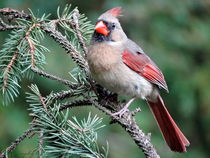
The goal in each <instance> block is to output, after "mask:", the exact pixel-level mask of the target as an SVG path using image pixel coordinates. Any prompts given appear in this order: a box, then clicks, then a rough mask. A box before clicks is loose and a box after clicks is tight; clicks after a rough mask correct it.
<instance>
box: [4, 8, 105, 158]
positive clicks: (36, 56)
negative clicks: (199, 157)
mask: <svg viewBox="0 0 210 158" xmlns="http://www.w3.org/2000/svg"><path fill="white" fill-rule="evenodd" d="M70 7H71V6H70V5H66V7H65V8H64V10H63V12H62V13H61V14H60V8H59V7H58V10H57V13H58V19H55V20H49V19H48V18H49V15H47V16H45V15H43V16H42V17H41V18H38V17H36V16H35V15H34V14H33V13H32V12H30V13H31V14H30V18H31V20H27V19H21V18H18V19H16V21H15V22H16V24H17V26H18V27H17V29H14V30H12V31H11V33H10V34H9V37H8V38H7V39H6V42H5V44H4V45H3V49H2V50H0V68H1V69H0V74H1V75H0V79H1V80H0V86H1V93H2V98H3V100H2V102H3V104H8V103H9V102H10V101H14V97H17V96H18V94H19V88H21V87H20V84H19V82H20V81H21V80H22V79H23V78H29V79H32V78H33V73H34V72H36V73H39V74H40V75H41V76H42V75H44V76H46V77H49V78H51V79H55V80H57V81H60V82H62V83H64V84H66V85H68V86H69V87H70V88H71V87H74V88H73V89H72V88H71V89H69V90H67V91H61V92H57V93H53V92H51V93H50V94H49V95H48V96H47V97H42V95H41V93H40V92H39V89H38V87H37V86H36V85H33V84H32V85H31V86H29V88H30V89H31V90H32V92H33V93H26V94H27V98H26V99H27V100H26V101H27V102H28V103H29V111H31V113H30V116H32V117H33V121H32V123H31V127H32V131H33V132H35V133H36V134H40V137H39V139H40V140H39V141H38V143H39V147H38V151H39V152H38V153H39V156H40V157H75V158H76V157H88V158H95V157H97V158H106V157H107V155H108V150H107V149H105V148H104V147H99V146H98V143H97V141H98V140H97V138H98V137H97V131H98V130H99V129H101V128H102V127H104V125H102V124H101V122H102V119H100V118H98V117H97V116H94V117H91V114H89V116H88V118H87V119H83V120H82V121H78V120H77V119H76V117H73V120H72V121H71V120H69V113H68V111H69V110H68V109H67V110H66V112H64V111H63V109H62V110H61V108H60V107H61V105H63V104H62V102H61V101H62V100H63V99H65V98H67V97H68V98H71V100H72V103H77V102H80V101H82V99H81V98H83V97H87V96H88V95H89V92H88V91H87V90H86V89H87V87H90V85H89V82H87V80H86V76H85V75H84V72H82V71H81V70H80V69H79V67H75V68H74V69H73V70H72V71H71V72H70V73H69V74H70V75H71V77H72V78H73V79H74V82H71V81H67V80H63V79H61V78H58V77H56V76H53V75H50V74H47V73H45V72H43V71H42V70H41V69H44V67H43V65H44V64H45V63H46V61H45V53H46V52H49V50H48V49H47V48H46V47H45V46H43V45H42V44H41V41H43V40H44V38H45V36H46V34H45V33H44V29H43V28H44V27H52V28H53V27H54V29H62V30H59V31H61V32H64V33H65V36H66V37H67V39H68V41H69V42H70V44H71V46H72V47H73V48H74V50H76V51H77V52H83V51H84V49H83V48H81V43H80V42H83V41H84V42H85V43H87V41H89V40H90V35H91V33H92V28H93V26H92V25H91V24H90V21H88V20H87V18H86V17H85V16H84V15H83V14H79V12H78V10H77V8H75V9H73V10H72V11H71V10H70ZM59 26H60V27H59ZM78 26H79V28H78ZM84 54H85V51H84ZM78 61H79V60H78ZM31 70H32V71H31ZM87 93H88V94H87ZM28 133H29V132H28ZM28 133H27V134H28ZM25 136H26V134H25V135H24V137H25ZM20 141H21V139H20ZM20 141H19V142H20ZM4 154H5V155H6V156H7V151H6V152H5V153H4Z"/></svg>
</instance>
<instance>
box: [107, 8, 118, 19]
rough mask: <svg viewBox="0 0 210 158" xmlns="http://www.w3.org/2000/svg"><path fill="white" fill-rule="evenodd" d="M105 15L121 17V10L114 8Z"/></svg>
mask: <svg viewBox="0 0 210 158" xmlns="http://www.w3.org/2000/svg"><path fill="white" fill-rule="evenodd" d="M106 13H109V14H111V15H112V16H114V17H118V16H121V13H122V9H121V7H116V8H112V9H110V10H108V11H107V12H106Z"/></svg>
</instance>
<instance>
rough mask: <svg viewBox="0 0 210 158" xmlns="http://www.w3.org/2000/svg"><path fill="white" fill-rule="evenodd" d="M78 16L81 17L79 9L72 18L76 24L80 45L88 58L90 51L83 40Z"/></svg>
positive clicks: (75, 28)
mask: <svg viewBox="0 0 210 158" xmlns="http://www.w3.org/2000/svg"><path fill="white" fill-rule="evenodd" d="M78 15H79V10H78V9H74V11H73V14H72V18H73V22H74V25H73V26H74V27H73V29H74V30H75V31H76V35H77V39H78V41H79V44H80V46H81V48H82V50H83V52H84V55H85V57H86V56H87V53H88V49H87V47H86V45H85V42H84V40H83V38H82V34H81V31H80V28H79V20H78Z"/></svg>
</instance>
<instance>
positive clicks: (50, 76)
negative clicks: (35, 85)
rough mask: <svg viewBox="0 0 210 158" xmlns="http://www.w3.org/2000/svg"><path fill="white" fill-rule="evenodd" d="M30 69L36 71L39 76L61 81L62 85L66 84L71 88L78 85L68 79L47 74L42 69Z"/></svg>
mask: <svg viewBox="0 0 210 158" xmlns="http://www.w3.org/2000/svg"><path fill="white" fill-rule="evenodd" d="M31 70H32V71H33V72H35V73H37V74H38V75H40V76H43V77H46V78H49V79H52V80H56V81H58V82H60V83H62V84H64V85H67V86H68V87H69V88H71V89H75V88H77V87H78V85H77V84H75V83H73V82H70V81H68V80H65V79H62V78H60V77H57V76H55V75H51V74H48V73H46V72H44V71H42V70H40V69H38V68H31Z"/></svg>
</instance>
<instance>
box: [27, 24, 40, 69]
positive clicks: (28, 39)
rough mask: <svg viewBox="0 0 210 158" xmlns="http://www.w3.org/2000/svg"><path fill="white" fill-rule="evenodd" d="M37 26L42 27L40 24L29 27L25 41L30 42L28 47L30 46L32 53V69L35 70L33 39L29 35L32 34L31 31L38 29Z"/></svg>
mask: <svg viewBox="0 0 210 158" xmlns="http://www.w3.org/2000/svg"><path fill="white" fill-rule="evenodd" d="M36 26H39V27H40V24H33V25H31V26H30V27H29V29H28V31H27V32H26V35H25V39H26V41H27V42H28V45H29V49H30V53H31V67H32V68H33V67H34V45H33V43H32V41H31V39H30V38H29V35H30V33H31V31H32V30H33V29H34V28H35V27H36Z"/></svg>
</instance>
